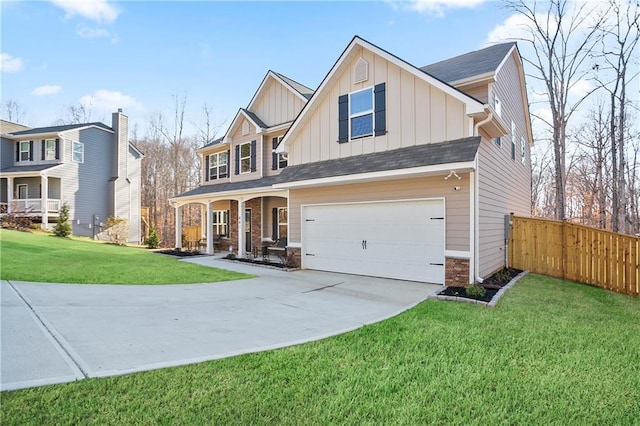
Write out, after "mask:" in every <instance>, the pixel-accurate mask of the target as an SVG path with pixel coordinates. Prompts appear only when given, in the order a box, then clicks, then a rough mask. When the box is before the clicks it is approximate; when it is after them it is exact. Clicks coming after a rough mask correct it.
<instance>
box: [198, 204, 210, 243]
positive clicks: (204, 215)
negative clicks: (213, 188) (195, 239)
mask: <svg viewBox="0 0 640 426" xmlns="http://www.w3.org/2000/svg"><path fill="white" fill-rule="evenodd" d="M208 210H209V202H208V201H207V203H206V204H200V230H201V231H202V235H201V237H206V236H207V235H208V234H207V232H206V231H205V229H204V225H205V224H206V223H207V212H208Z"/></svg>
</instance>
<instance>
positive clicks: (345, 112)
mask: <svg viewBox="0 0 640 426" xmlns="http://www.w3.org/2000/svg"><path fill="white" fill-rule="evenodd" d="M348 141H349V95H342V96H339V97H338V142H339V143H343V142H348Z"/></svg>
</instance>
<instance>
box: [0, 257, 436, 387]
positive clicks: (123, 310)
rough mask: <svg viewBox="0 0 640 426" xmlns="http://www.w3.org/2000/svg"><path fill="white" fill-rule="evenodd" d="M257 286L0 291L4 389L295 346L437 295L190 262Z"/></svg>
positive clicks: (415, 287) (7, 287) (408, 285)
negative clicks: (242, 277)
mask: <svg viewBox="0 0 640 426" xmlns="http://www.w3.org/2000/svg"><path fill="white" fill-rule="evenodd" d="M189 261H190V262H193V263H199V264H203V265H207V266H215V267H219V268H224V269H229V270H236V271H241V272H248V273H252V274H255V275H258V277H257V278H254V279H249V280H241V281H233V282H223V283H214V284H181V285H162V286H157V285H153V286H135V285H131V286H123V285H78V284H42V283H26V282H16V281H11V282H8V281H2V283H1V286H2V289H1V290H2V291H1V298H2V313H1V333H2V334H1V348H0V389H2V390H10V389H20V388H25V387H33V386H40V385H45V384H53V383H62V382H69V381H74V380H80V379H83V378H85V377H103V376H113V375H120V374H127V373H132V372H137V371H144V370H152V369H156V368H163V367H169V366H176V365H184V364H190V363H196V362H201V361H206V360H212V359H218V358H223V357H228V356H233V355H238V354H244V353H250V352H257V351H263V350H267V349H274V348H279V347H284V346H290V345H295V344H299V343H303V342H308V341H312V340H318V339H322V338H324V337H328V336H332V335H336V334H340V333H344V332H346V331H349V330H353V329H356V328H359V327H362V326H363V325H366V324H370V323H373V322H377V321H380V320H383V319H385V318H389V317H391V316H394V315H396V314H398V313H400V312H402V311H404V310H406V309H409V308H410V307H412V306H414V305H416V304H417V303H419V302H421V301H422V300H424V299H426V298H427V297H428V296H430V295H432V294H434V293H435V292H436V291H437V290H439V289H440V288H441V286H439V285H434V284H422V283H415V282H405V281H396V280H388V279H378V278H370V277H359V276H353V275H342V274H333V273H326V272H317V271H297V272H283V271H279V270H272V269H266V268H257V267H251V266H247V265H244V264H240V263H238V262H230V261H224V260H220V259H216V258H213V257H201V258H197V259H190V260H189Z"/></svg>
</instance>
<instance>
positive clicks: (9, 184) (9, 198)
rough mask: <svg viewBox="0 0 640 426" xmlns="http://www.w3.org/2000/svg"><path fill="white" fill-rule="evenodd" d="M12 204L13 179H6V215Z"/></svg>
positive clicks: (9, 211)
mask: <svg viewBox="0 0 640 426" xmlns="http://www.w3.org/2000/svg"><path fill="white" fill-rule="evenodd" d="M11 203H13V177H9V176H8V177H7V213H11Z"/></svg>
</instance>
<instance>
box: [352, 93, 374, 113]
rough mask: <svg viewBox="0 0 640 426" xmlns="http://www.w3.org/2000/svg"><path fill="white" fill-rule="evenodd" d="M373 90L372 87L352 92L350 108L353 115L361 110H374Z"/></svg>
mask: <svg viewBox="0 0 640 426" xmlns="http://www.w3.org/2000/svg"><path fill="white" fill-rule="evenodd" d="M372 93H373V91H372V89H367V90H363V91H361V92H356V93H352V94H351V99H350V108H351V115H353V114H357V113H359V112H364V111H371V110H373V95H372Z"/></svg>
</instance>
